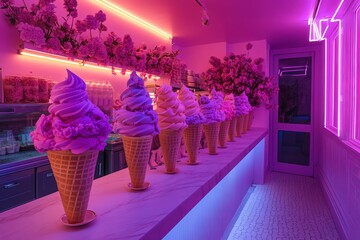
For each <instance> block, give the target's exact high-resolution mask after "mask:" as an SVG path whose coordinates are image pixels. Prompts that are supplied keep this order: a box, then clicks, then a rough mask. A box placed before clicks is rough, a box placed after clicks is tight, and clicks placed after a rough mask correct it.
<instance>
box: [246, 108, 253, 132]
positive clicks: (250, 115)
mask: <svg viewBox="0 0 360 240" xmlns="http://www.w3.org/2000/svg"><path fill="white" fill-rule="evenodd" d="M253 120H254V111H251V112H250V113H249V120H248V124H247V130H250V128H251V125H252V123H253Z"/></svg>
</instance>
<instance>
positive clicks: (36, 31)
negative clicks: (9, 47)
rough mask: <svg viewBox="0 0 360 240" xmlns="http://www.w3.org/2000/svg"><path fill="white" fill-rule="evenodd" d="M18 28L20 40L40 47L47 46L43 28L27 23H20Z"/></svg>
mask: <svg viewBox="0 0 360 240" xmlns="http://www.w3.org/2000/svg"><path fill="white" fill-rule="evenodd" d="M17 28H18V30H19V32H20V38H21V39H22V40H23V41H24V42H30V43H33V44H34V45H35V46H39V47H41V46H42V45H45V36H44V32H43V31H42V30H41V28H39V27H35V26H32V25H29V24H27V23H20V24H18V25H17Z"/></svg>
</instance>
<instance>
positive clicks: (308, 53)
mask: <svg viewBox="0 0 360 240" xmlns="http://www.w3.org/2000/svg"><path fill="white" fill-rule="evenodd" d="M316 52H317V51H316V49H315V48H312V47H309V48H296V49H284V50H275V51H271V53H270V76H273V77H274V78H275V81H276V82H278V64H279V59H286V58H297V57H311V59H312V61H311V65H312V66H311V74H312V76H311V112H310V114H311V121H310V125H305V124H289V123H278V109H277V108H276V109H273V110H271V111H270V129H269V130H270V131H269V135H270V136H269V137H270V146H269V156H270V159H269V160H270V161H269V162H270V164H269V165H270V170H271V171H279V172H285V173H291V174H299V175H305V176H314V166H315V151H314V149H315V148H314V143H315V141H314V125H315V124H314V123H315V122H316V119H315V118H316V117H317V116H315V114H314V113H315V104H314V99H315V98H314V93H315V85H316V84H315V82H316V81H317V79H318V78H317V76H318V74H317V70H316V66H317V65H318V64H317V62H316V61H317V59H316V58H315V57H316V55H317V54H316ZM273 101H274V103H276V104H277V103H278V94H276V96H274V98H273ZM278 130H285V131H295V132H309V133H310V153H309V158H310V159H309V166H303V165H296V164H289V163H280V162H278V161H277V154H278Z"/></svg>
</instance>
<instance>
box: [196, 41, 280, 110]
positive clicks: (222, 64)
mask: <svg viewBox="0 0 360 240" xmlns="http://www.w3.org/2000/svg"><path fill="white" fill-rule="evenodd" d="M251 48H252V44H251V43H248V44H247V45H246V49H247V50H248V51H249V50H250V49H251ZM209 62H210V64H211V66H212V67H211V68H209V69H208V70H207V71H206V72H203V73H202V78H203V79H204V80H205V83H206V85H207V86H208V88H209V89H212V88H215V89H216V90H217V91H221V92H223V93H224V94H231V93H233V94H234V95H237V96H238V95H240V94H241V93H243V92H245V93H246V95H247V96H248V97H249V102H250V104H251V106H253V107H257V106H259V105H260V104H264V105H265V106H266V107H267V108H271V107H273V105H272V103H271V98H272V96H273V94H274V93H275V92H276V91H277V90H278V86H277V84H276V83H275V82H274V80H273V78H271V77H267V76H265V73H264V71H263V70H262V69H263V62H264V59H263V58H256V59H254V60H252V59H251V58H250V57H249V53H248V54H240V55H235V54H233V53H231V54H230V55H229V56H225V57H224V58H223V61H221V59H219V58H217V57H214V56H211V57H210V60H209Z"/></svg>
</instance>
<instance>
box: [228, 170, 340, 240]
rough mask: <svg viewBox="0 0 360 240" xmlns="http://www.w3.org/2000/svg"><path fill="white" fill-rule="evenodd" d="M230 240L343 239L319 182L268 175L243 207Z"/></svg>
mask: <svg viewBox="0 0 360 240" xmlns="http://www.w3.org/2000/svg"><path fill="white" fill-rule="evenodd" d="M228 239H246V240H249V239H256V240H258V239H266V240H272V239H286V240H290V239H294V240H295V239H314V240H315V239H316V240H319V239H327V240H330V239H340V237H339V234H338V232H337V231H336V228H335V224H334V222H333V220H332V218H331V214H330V210H329V208H328V206H327V204H326V201H325V199H324V196H323V193H322V191H321V188H320V185H319V183H318V182H317V180H316V179H314V178H310V177H305V176H298V175H290V174H284V173H276V172H273V173H269V176H268V178H267V181H266V183H265V184H264V185H256V186H255V188H254V190H253V192H252V193H251V195H250V196H249V198H248V200H247V202H246V203H245V204H244V206H243V208H242V210H241V212H240V215H239V218H238V219H237V221H236V222H235V224H234V227H233V228H232V230H231V232H230V234H229V237H228Z"/></svg>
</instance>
